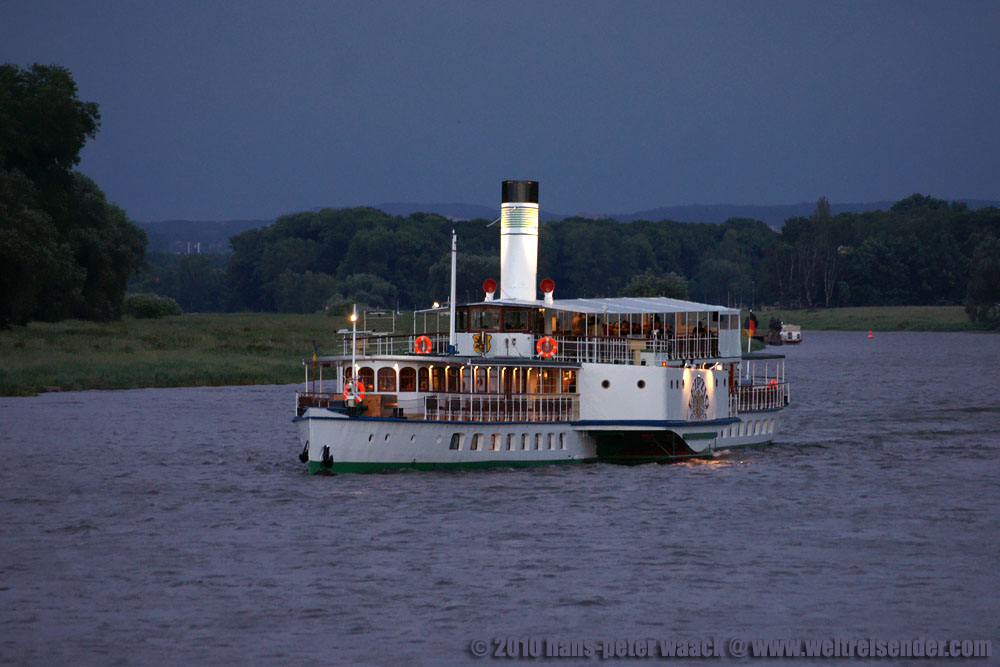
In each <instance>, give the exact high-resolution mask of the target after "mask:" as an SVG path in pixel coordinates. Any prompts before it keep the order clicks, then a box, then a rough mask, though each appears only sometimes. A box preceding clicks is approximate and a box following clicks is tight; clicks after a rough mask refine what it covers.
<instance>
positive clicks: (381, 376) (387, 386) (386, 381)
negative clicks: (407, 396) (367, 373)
mask: <svg viewBox="0 0 1000 667" xmlns="http://www.w3.org/2000/svg"><path fill="white" fill-rule="evenodd" d="M378 390H379V391H396V371H395V370H393V369H392V368H380V369H378Z"/></svg>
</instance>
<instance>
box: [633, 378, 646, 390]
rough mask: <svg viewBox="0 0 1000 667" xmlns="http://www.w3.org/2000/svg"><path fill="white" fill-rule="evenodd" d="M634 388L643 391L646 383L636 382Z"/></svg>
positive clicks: (643, 381)
mask: <svg viewBox="0 0 1000 667" xmlns="http://www.w3.org/2000/svg"><path fill="white" fill-rule="evenodd" d="M635 386H637V387H639V389H645V388H646V381H645V380H639V381H638V382H636V383H635Z"/></svg>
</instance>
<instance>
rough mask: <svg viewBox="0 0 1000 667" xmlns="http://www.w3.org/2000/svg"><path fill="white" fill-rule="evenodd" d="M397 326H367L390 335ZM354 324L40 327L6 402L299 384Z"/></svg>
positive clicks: (825, 323)
mask: <svg viewBox="0 0 1000 667" xmlns="http://www.w3.org/2000/svg"><path fill="white" fill-rule="evenodd" d="M744 315H745V313H744ZM772 316H773V317H776V318H778V319H780V320H783V321H784V322H786V323H788V324H797V325H799V326H801V327H802V328H803V329H804V330H809V329H842V330H856V331H868V330H872V331H904V330H905V331H968V330H972V327H971V325H970V323H969V322H968V318H967V317H966V316H965V312H964V310H963V309H962V308H961V307H960V306H940V307H938V306H934V307H898V308H835V309H833V308H832V309H829V310H819V311H812V312H810V311H804V310H801V311H779V310H775V311H768V310H765V311H759V312H758V313H757V319H758V325H759V327H760V328H761V329H763V330H766V329H767V325H768V321H769V320H770V318H771V317H772ZM391 322H392V320H391V317H387V318H380V319H379V320H378V321H374V320H372V321H367V322H365V323H364V324H365V325H366V326H367V328H369V329H378V330H385V331H388V330H390V329H391V328H392V324H391ZM359 324H362V323H359ZM428 324H430V323H429V322H428ZM347 326H348V323H347V321H346V318H345V317H333V318H331V317H327V316H325V315H279V314H273V313H206V314H189V315H179V316H176V317H164V318H162V319H158V320H146V319H140V320H136V319H132V318H126V319H124V320H122V321H121V322H110V323H96V322H81V321H76V320H69V321H66V322H56V323H46V322H35V323H32V324H30V325H28V326H26V327H14V328H12V329H8V330H5V331H0V395H2V396H31V395H34V394H37V393H39V392H44V391H70V390H80V389H134V388H139V387H189V386H190V387H196V386H221V385H248V384H284V383H292V382H297V381H299V380H301V379H302V377H303V371H302V364H301V360H302V359H304V358H308V357H311V356H312V352H313V348H312V341H314V340H315V341H316V342H317V345H318V346H319V350H320V353H321V354H322V353H324V352H330V351H332V350H333V348H334V342H335V341H336V340H337V339H338V336H337V334H336V331H337V330H338V329H340V328H343V327H347ZM444 326H445V328H447V324H446V323H444ZM396 327H397V330H399V331H402V332H409V331H410V330H411V329H412V315H410V314H404V315H402V316H400V317H399V318H397V321H396ZM359 328H361V327H359ZM805 344H808V337H807V340H806V343H805Z"/></svg>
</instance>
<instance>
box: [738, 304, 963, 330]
mask: <svg viewBox="0 0 1000 667" xmlns="http://www.w3.org/2000/svg"><path fill="white" fill-rule="evenodd" d="M743 316H744V317H746V312H744V314H743ZM772 317H776V318H778V319H779V320H781V321H783V322H785V323H786V324H797V325H799V326H801V327H802V328H803V329H812V330H839V331H974V330H975V329H974V327H973V326H972V323H971V322H969V317H968V316H967V315H966V314H965V309H964V308H962V306H886V307H870V308H827V309H823V310H763V311H758V312H757V323H758V326H759V327H760V328H761V329H763V330H765V331H766V330H767V325H768V322H769V321H770V319H771V318H772Z"/></svg>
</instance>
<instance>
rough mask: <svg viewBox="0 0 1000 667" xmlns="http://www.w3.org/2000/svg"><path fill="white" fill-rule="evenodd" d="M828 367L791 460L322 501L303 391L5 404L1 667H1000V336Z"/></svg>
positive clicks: (860, 353) (786, 434) (864, 346)
mask: <svg viewBox="0 0 1000 667" xmlns="http://www.w3.org/2000/svg"><path fill="white" fill-rule="evenodd" d="M804 339H805V341H804V343H803V344H802V345H800V346H797V347H785V348H782V349H781V350H782V351H783V352H784V353H785V354H786V355H787V357H788V362H787V374H788V377H789V379H790V380H791V382H792V392H793V393H792V401H793V404H792V407H791V408H790V409H788V410H787V411H786V413H785V414H786V421H785V425H784V429H783V432H782V433H780V434H779V436H778V438H777V440H776V442H775V443H774V444H773V445H771V446H769V447H763V448H757V449H752V450H747V451H742V452H739V453H731V454H725V455H723V456H719V457H716V458H715V459H713V460H711V461H707V462H693V463H684V464H674V465H663V466H659V465H646V466H638V467H618V466H611V465H587V466H567V467H563V466H555V467H551V468H542V469H526V470H488V471H472V472H448V473H412V472H405V473H395V474H379V475H364V476H361V475H341V476H336V477H311V476H308V475H306V474H305V473H304V466H303V465H302V464H300V463H299V462H298V460H297V454H298V452H299V446H298V443H297V441H296V438H295V435H294V429H293V425H292V423H291V416H292V410H293V407H294V399H293V392H294V387H282V386H263V387H221V388H195V389H146V390H135V391H113V392H96V391H94V392H73V393H57V394H46V395H42V396H38V397H35V398H0V661H3V662H10V663H21V664H38V665H41V664H68V663H83V664H95V663H96V664H160V663H171V664H181V663H196V664H204V663H213V664H214V663H227V664H234V663H253V664H305V663H315V662H324V663H330V664H378V665H387V664H397V663H399V664H444V665H447V664H456V663H463V662H474V661H476V659H475V658H473V656H472V655H471V654H470V652H469V646H470V642H471V641H473V640H476V639H482V640H485V641H487V642H489V643H490V646H494V644H493V643H492V642H493V638H494V637H508V636H509V637H515V638H531V637H540V636H541V637H546V638H561V639H566V640H571V641H581V640H594V641H597V642H601V641H603V640H605V639H609V638H610V639H617V638H625V639H639V638H655V639H662V638H678V639H688V640H697V641H701V640H705V639H709V638H721V639H724V640H728V639H730V638H745V639H754V638H760V639H782V638H819V639H823V638H869V637H870V638H876V639H878V638H884V639H889V640H891V639H900V640H905V639H912V638H917V637H926V638H936V639H953V638H958V639H988V640H991V641H992V650H993V655H994V658H993V659H992V660H974V661H973V663H974V664H988V663H990V662H992V661H995V660H996V657H995V656H996V655H997V653H998V652H1000V641H998V639H1000V576H998V568H1000V390H998V385H1000V381H998V373H997V366H998V362H1000V336H987V335H974V334H932V333H891V334H890V333H881V334H877V335H876V336H875V338H873V339H870V340H869V339H867V338H866V334H861V333H857V332H806V333H805V335H804ZM480 662H485V661H480ZM561 662H562V664H573V663H575V662H580V661H579V660H577V661H573V660H569V661H565V660H564V661H561ZM716 662H719V661H716ZM722 662H729V661H722ZM838 662H840V661H837V660H833V661H825V664H837V663H838ZM891 662H892V661H889V660H882V661H879V662H878V664H890V663H891ZM933 662H934V661H931V663H933ZM789 664H790V663H789ZM850 664H860V663H859V661H857V660H854V661H850ZM923 664H928V663H927V662H924V663H923ZM994 664H995V663H994Z"/></svg>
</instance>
